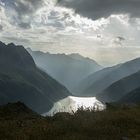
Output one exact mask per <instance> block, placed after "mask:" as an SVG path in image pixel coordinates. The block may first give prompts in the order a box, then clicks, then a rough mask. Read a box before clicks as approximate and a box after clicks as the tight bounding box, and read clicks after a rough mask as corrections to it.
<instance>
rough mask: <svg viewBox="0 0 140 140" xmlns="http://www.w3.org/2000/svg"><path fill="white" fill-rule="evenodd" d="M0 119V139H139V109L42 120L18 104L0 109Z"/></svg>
mask: <svg viewBox="0 0 140 140" xmlns="http://www.w3.org/2000/svg"><path fill="white" fill-rule="evenodd" d="M11 106H12V107H11ZM16 106H17V108H18V109H15V108H16ZM20 106H21V107H20ZM7 108H8V109H7ZM10 108H12V109H10ZM9 110H10V111H9ZM12 110H13V111H12ZM12 112H14V113H12ZM17 112H18V114H19V115H17ZM10 114H11V115H10ZM20 114H22V115H20ZM24 114H25V117H24ZM7 115H8V117H7ZM14 115H15V117H14ZM0 116H1V117H0V139H1V140H140V106H133V107H113V106H112V107H111V106H109V107H108V109H107V110H105V111H102V112H94V111H88V110H87V111H83V110H82V109H79V110H78V111H77V112H76V113H75V114H73V115H70V114H68V113H59V114H56V115H55V116H53V117H46V118H45V117H41V116H38V115H37V114H35V113H34V112H32V111H31V110H30V111H29V109H27V108H26V107H25V106H24V105H22V104H19V103H18V104H15V105H14V107H13V105H11V104H9V105H7V106H4V107H0ZM10 116H11V118H10ZM20 116H22V117H20Z"/></svg>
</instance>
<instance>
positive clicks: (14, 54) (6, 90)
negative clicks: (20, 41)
mask: <svg viewBox="0 0 140 140" xmlns="http://www.w3.org/2000/svg"><path fill="white" fill-rule="evenodd" d="M69 95H71V93H70V92H69V91H68V90H67V89H66V88H65V87H64V86H63V85H61V84H60V83H58V82H57V81H56V80H54V79H53V78H51V77H50V76H49V75H48V74H46V73H45V72H43V71H42V70H40V69H39V68H38V67H37V66H36V64H35V63H34V60H33V58H32V57H31V55H30V54H29V53H28V52H27V51H26V49H25V48H24V47H23V46H16V45H14V44H13V43H11V44H8V45H5V44H4V43H2V42H0V104H6V103H8V102H16V101H21V102H24V103H25V104H26V105H27V106H29V107H30V108H31V109H33V110H34V111H36V112H38V113H44V112H46V111H48V110H49V109H50V108H51V107H52V105H53V103H54V102H56V101H58V100H60V99H62V98H65V97H67V96H69Z"/></svg>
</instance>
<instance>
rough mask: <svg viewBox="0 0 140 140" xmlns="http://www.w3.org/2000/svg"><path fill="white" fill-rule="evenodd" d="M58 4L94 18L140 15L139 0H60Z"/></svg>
mask: <svg viewBox="0 0 140 140" xmlns="http://www.w3.org/2000/svg"><path fill="white" fill-rule="evenodd" d="M58 5H61V6H65V7H68V8H73V9H75V11H76V12H77V13H78V14H81V15H83V16H85V17H88V18H92V19H94V20H95V19H99V18H101V17H109V16H110V15H112V14H130V16H132V17H140V10H139V8H140V1H139V0H59V1H58Z"/></svg>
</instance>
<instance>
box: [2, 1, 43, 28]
mask: <svg viewBox="0 0 140 140" xmlns="http://www.w3.org/2000/svg"><path fill="white" fill-rule="evenodd" d="M1 3H3V7H5V13H6V15H7V16H8V17H10V20H11V21H10V22H11V24H15V25H17V26H19V27H21V28H25V29H26V28H30V24H31V20H32V18H33V16H34V13H35V12H36V11H37V10H38V9H40V8H42V7H43V6H44V5H45V3H44V1H43V0H12V1H9V0H1Z"/></svg>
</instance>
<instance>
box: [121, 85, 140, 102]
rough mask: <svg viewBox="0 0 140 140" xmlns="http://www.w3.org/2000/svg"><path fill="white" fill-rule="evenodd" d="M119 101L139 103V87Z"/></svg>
mask: <svg viewBox="0 0 140 140" xmlns="http://www.w3.org/2000/svg"><path fill="white" fill-rule="evenodd" d="M119 102H120V103H130V104H133V103H134V104H140V87H139V88H137V89H135V90H133V91H131V92H130V93H128V94H127V95H126V96H124V97H123V98H121V99H120V101H119Z"/></svg>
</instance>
